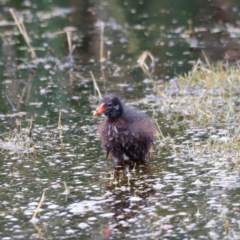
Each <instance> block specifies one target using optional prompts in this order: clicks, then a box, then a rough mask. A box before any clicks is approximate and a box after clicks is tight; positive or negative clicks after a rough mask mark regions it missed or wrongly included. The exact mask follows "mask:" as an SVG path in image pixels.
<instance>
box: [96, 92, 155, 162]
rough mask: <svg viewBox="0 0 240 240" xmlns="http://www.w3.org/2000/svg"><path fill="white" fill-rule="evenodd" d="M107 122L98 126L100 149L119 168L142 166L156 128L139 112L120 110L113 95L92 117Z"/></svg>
mask: <svg viewBox="0 0 240 240" xmlns="http://www.w3.org/2000/svg"><path fill="white" fill-rule="evenodd" d="M98 114H104V115H106V116H107V118H106V119H105V120H104V121H103V122H102V123H100V125H99V126H98V132H99V135H100V140H101V143H102V148H103V149H106V151H107V156H108V155H109V154H110V156H112V157H113V158H114V160H117V163H118V164H121V165H123V164H124V163H125V162H126V161H127V162H129V161H132V162H136V163H145V161H146V155H147V154H148V153H149V150H150V149H151V147H152V145H153V141H154V134H155V131H156V128H155V126H154V124H153V123H152V122H151V121H150V120H149V118H148V117H147V116H146V115H145V114H144V113H142V112H139V111H137V110H135V109H132V108H129V107H126V106H124V104H123V103H122V102H121V101H120V99H119V98H118V97H117V96H116V95H115V94H108V95H106V96H105V97H104V98H103V99H102V101H101V104H100V105H99V107H98V108H97V110H96V111H95V112H94V113H93V115H98Z"/></svg>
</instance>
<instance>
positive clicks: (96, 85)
mask: <svg viewBox="0 0 240 240" xmlns="http://www.w3.org/2000/svg"><path fill="white" fill-rule="evenodd" d="M90 75H91V77H92V80H93V86H94V90H96V91H97V93H98V96H99V98H102V94H101V91H100V89H99V87H98V84H97V81H96V79H95V77H94V75H93V72H92V71H91V72H90Z"/></svg>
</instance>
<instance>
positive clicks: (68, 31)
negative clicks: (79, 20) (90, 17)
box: [63, 27, 77, 60]
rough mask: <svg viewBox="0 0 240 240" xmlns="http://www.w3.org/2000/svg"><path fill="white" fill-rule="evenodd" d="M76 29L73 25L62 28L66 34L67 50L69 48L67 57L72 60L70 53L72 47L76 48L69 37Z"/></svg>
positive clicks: (72, 49)
mask: <svg viewBox="0 0 240 240" xmlns="http://www.w3.org/2000/svg"><path fill="white" fill-rule="evenodd" d="M76 30H77V29H76V28H75V27H65V28H64V29H63V32H65V33H66V35H67V42H68V50H69V55H68V56H69V59H70V60H72V53H73V51H74V49H75V48H76V45H73V44H72V38H71V33H72V32H73V31H76Z"/></svg>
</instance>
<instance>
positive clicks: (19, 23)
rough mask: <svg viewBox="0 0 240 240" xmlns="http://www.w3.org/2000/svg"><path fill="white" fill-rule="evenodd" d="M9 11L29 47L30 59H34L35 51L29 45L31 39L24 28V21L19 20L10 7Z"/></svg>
mask: <svg viewBox="0 0 240 240" xmlns="http://www.w3.org/2000/svg"><path fill="white" fill-rule="evenodd" d="M9 11H10V13H11V14H12V17H13V19H14V21H15V23H16V25H17V26H18V29H19V31H20V33H21V34H22V36H23V38H24V40H25V42H26V44H27V46H28V48H29V51H30V52H31V57H32V59H33V60H36V58H37V56H36V53H35V51H34V49H33V47H32V46H31V43H30V42H31V40H30V38H29V36H28V34H27V30H26V28H25V25H24V23H23V22H22V21H21V20H19V18H17V15H16V13H15V12H14V10H13V9H12V8H11V9H10V10H9Z"/></svg>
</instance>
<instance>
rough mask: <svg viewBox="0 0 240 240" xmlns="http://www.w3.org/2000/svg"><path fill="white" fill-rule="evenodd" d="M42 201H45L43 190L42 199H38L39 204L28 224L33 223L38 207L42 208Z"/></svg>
mask: <svg viewBox="0 0 240 240" xmlns="http://www.w3.org/2000/svg"><path fill="white" fill-rule="evenodd" d="M44 200H45V190H43V193H42V197H41V199H40V201H39V203H38V206H37V208H36V209H35V211H34V214H33V215H32V218H31V220H30V222H33V221H34V218H36V216H37V213H38V211H39V209H40V207H41V206H42V204H43V202H44Z"/></svg>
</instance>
